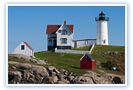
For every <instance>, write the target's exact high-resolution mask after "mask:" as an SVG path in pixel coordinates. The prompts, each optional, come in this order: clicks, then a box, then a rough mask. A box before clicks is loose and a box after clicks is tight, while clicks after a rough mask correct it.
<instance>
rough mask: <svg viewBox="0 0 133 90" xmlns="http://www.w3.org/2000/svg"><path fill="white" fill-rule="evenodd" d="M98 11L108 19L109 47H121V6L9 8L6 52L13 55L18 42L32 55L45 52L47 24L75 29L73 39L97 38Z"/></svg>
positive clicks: (122, 15) (123, 13)
mask: <svg viewBox="0 0 133 90" xmlns="http://www.w3.org/2000/svg"><path fill="white" fill-rule="evenodd" d="M100 11H104V12H105V14H106V16H107V17H109V22H108V28H109V43H110V44H111V45H119V46H124V43H125V7H124V6H9V7H8V51H9V53H11V52H13V50H14V49H15V48H16V46H17V45H18V44H19V43H20V42H21V41H26V42H28V43H29V44H30V45H31V46H32V48H33V49H34V50H35V51H44V50H47V35H46V27H47V24H62V23H63V22H64V20H66V21H67V24H73V25H74V39H86V38H96V21H95V17H96V16H98V14H99V12H100Z"/></svg>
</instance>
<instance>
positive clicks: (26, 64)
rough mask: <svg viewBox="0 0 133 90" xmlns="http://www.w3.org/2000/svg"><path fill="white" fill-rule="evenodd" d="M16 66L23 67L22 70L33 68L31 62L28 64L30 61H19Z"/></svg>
mask: <svg viewBox="0 0 133 90" xmlns="http://www.w3.org/2000/svg"><path fill="white" fill-rule="evenodd" d="M15 66H16V68H18V69H22V70H25V69H30V68H31V64H28V63H18V64H16V65H15Z"/></svg>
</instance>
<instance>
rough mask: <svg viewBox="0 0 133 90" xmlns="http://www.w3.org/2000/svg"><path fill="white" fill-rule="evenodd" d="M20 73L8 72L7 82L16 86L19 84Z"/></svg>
mask: <svg viewBox="0 0 133 90" xmlns="http://www.w3.org/2000/svg"><path fill="white" fill-rule="evenodd" d="M21 75H22V73H21V72H19V71H9V72H8V82H9V83H12V84H17V83H20V82H21V79H22V77H21Z"/></svg>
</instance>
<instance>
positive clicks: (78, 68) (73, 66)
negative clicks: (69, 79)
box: [70, 66, 80, 69]
mask: <svg viewBox="0 0 133 90" xmlns="http://www.w3.org/2000/svg"><path fill="white" fill-rule="evenodd" d="M70 67H71V68H74V69H80V67H76V66H70Z"/></svg>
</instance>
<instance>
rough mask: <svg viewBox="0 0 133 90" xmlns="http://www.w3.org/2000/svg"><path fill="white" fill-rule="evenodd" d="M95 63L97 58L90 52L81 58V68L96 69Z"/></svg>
mask: <svg viewBox="0 0 133 90" xmlns="http://www.w3.org/2000/svg"><path fill="white" fill-rule="evenodd" d="M95 65H96V60H94V59H92V58H91V57H90V56H89V55H88V54H85V55H84V56H83V57H81V59H80V68H81V69H90V70H94V69H95Z"/></svg>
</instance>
